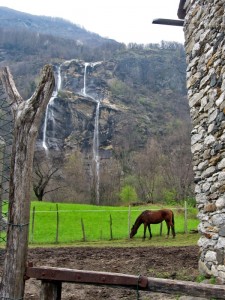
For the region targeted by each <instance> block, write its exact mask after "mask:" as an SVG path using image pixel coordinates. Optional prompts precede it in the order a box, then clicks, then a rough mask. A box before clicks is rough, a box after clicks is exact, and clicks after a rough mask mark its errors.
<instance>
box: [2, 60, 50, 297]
mask: <svg viewBox="0 0 225 300" xmlns="http://www.w3.org/2000/svg"><path fill="white" fill-rule="evenodd" d="M0 85H2V86H3V89H4V90H5V94H6V95H7V96H6V98H7V100H8V102H9V104H10V105H11V108H12V114H13V117H14V128H13V134H14V137H13V145H12V154H11V170H10V181H9V213H8V229H7V243H6V255H5V257H6V258H5V261H4V266H3V275H2V282H1V287H0V295H1V298H3V299H23V297H24V288H25V281H24V275H25V270H26V259H27V249H28V233H29V222H30V190H31V178H32V167H33V157H34V147H35V142H36V137H37V133H38V130H39V127H40V123H41V120H42V118H43V113H44V111H45V109H46V107H47V104H48V102H49V100H50V97H51V95H52V92H53V89H54V85H55V80H54V73H53V70H52V67H51V66H49V65H47V66H45V67H44V68H43V71H42V77H41V80H40V83H39V85H38V87H37V88H36V90H35V92H34V94H33V95H32V96H31V98H30V99H28V100H27V101H25V100H24V99H23V98H22V97H21V96H20V94H19V92H18V91H17V89H16V86H15V83H14V80H13V77H12V75H11V73H10V71H9V68H3V69H1V70H0Z"/></svg>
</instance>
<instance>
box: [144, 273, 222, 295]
mask: <svg viewBox="0 0 225 300" xmlns="http://www.w3.org/2000/svg"><path fill="white" fill-rule="evenodd" d="M148 290H149V291H152V292H159V293H166V294H176V295H180V294H182V295H188V296H194V297H203V298H206V299H211V298H212V297H214V298H216V299H225V286H224V285H215V284H206V283H197V282H192V281H181V280H171V279H163V278H153V277H148Z"/></svg>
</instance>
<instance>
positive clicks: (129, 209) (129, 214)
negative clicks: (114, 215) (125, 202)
mask: <svg viewBox="0 0 225 300" xmlns="http://www.w3.org/2000/svg"><path fill="white" fill-rule="evenodd" d="M130 218H131V206H130V205H129V208H128V238H130Z"/></svg>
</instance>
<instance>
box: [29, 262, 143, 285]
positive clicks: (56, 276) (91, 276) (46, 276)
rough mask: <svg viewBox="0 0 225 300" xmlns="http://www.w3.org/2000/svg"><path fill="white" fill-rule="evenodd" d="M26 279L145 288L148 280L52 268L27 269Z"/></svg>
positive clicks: (130, 276) (121, 275) (123, 275)
mask: <svg viewBox="0 0 225 300" xmlns="http://www.w3.org/2000/svg"><path fill="white" fill-rule="evenodd" d="M26 276H27V277H28V278H37V279H39V280H54V281H62V282H74V283H75V282H76V283H88V284H106V285H112V286H113V285H120V286H130V287H132V286H133V287H134V288H137V286H139V287H142V288H144V287H145V288H146V287H147V285H148V279H147V277H145V276H135V275H126V274H121V273H109V272H95V271H84V270H76V269H66V268H54V267H28V268H27V271H26Z"/></svg>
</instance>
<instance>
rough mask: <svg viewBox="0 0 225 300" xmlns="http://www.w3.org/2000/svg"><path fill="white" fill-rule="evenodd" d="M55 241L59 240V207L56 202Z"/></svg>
mask: <svg viewBox="0 0 225 300" xmlns="http://www.w3.org/2000/svg"><path fill="white" fill-rule="evenodd" d="M55 242H56V244H58V242H59V208H58V204H56V237H55Z"/></svg>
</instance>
